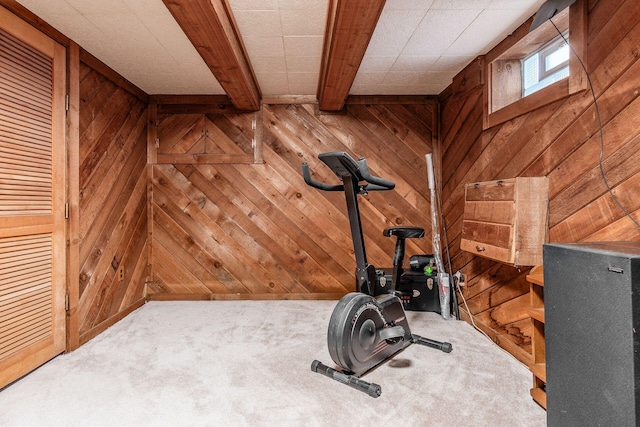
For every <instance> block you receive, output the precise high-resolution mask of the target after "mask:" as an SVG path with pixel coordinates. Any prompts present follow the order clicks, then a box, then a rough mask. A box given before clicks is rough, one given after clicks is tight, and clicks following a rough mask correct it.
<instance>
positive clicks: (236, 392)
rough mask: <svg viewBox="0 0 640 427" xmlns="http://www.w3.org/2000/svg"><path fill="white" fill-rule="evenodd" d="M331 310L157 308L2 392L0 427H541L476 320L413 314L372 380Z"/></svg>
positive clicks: (279, 304) (316, 305) (291, 304)
mask: <svg viewBox="0 0 640 427" xmlns="http://www.w3.org/2000/svg"><path fill="white" fill-rule="evenodd" d="M334 305H335V301H205V302H151V303H148V304H146V305H145V306H144V307H142V308H141V309H139V310H137V311H135V312H134V313H132V314H131V315H129V316H128V317H126V318H125V319H124V320H122V321H121V322H119V323H117V324H116V325H115V326H113V327H111V328H110V329H108V330H107V331H106V332H104V333H103V334H101V335H99V336H98V337H96V338H95V339H93V340H92V341H90V342H89V343H87V344H86V345H84V346H82V347H81V348H79V349H78V350H76V351H74V352H72V353H69V354H64V355H61V356H58V357H57V358H55V359H53V360H52V361H50V362H49V363H47V364H45V365H44V366H42V367H41V368H39V369H37V370H36V371H34V372H33V373H31V374H29V375H28V376H26V377H24V378H22V379H21V380H19V381H17V382H15V383H14V384H12V385H10V386H8V387H6V388H4V389H3V390H2V391H0V426H9V427H13V426H16V427H17V426H38V427H48V426H92V427H94V426H509V427H513V426H544V425H545V420H546V413H545V411H544V410H543V409H542V408H541V407H540V406H538V405H537V404H536V403H534V402H533V400H532V399H531V397H530V396H529V388H530V387H531V383H532V380H531V375H530V373H529V371H528V370H527V368H526V367H525V366H524V365H522V364H521V363H520V362H518V361H517V360H515V359H514V358H513V357H511V356H510V355H509V354H507V353H505V352H504V351H503V350H502V349H500V348H499V347H498V346H496V345H495V344H494V343H493V342H491V341H490V340H489V339H487V338H486V337H484V336H483V335H482V334H480V333H479V332H477V331H476V330H474V329H473V328H472V327H471V326H470V325H468V324H466V323H464V322H460V321H455V320H450V321H444V320H442V319H441V318H440V317H439V316H438V315H436V314H434V313H421V312H408V313H407V314H408V318H409V324H410V326H411V329H412V332H413V333H415V334H419V335H422V336H425V337H428V338H432V339H435V340H439V341H449V342H451V343H452V344H453V352H452V353H450V354H446V353H443V352H440V351H437V350H434V349H431V348H428V347H423V346H418V345H412V346H410V347H409V348H407V349H406V350H405V351H404V352H402V353H400V354H398V355H397V356H396V358H395V359H394V360H393V361H392V362H390V363H387V364H385V365H383V366H381V367H380V368H378V369H376V370H375V371H373V372H371V373H369V374H368V375H366V376H365V377H364V379H366V380H368V381H371V382H375V383H377V384H380V385H381V386H382V396H380V397H379V398H377V399H374V398H372V397H370V396H368V395H366V394H364V393H362V392H359V391H356V390H353V389H351V388H349V387H347V386H345V385H342V384H339V383H337V382H335V381H333V380H331V379H329V378H327V377H324V376H322V375H319V374H316V373H313V372H311V370H310V365H311V362H312V361H313V360H314V359H319V360H321V361H323V362H324V363H325V364H327V365H331V366H334V365H333V363H332V361H331V359H330V357H329V353H328V350H327V346H326V329H327V325H328V321H329V318H330V316H331V312H332V310H333V307H334Z"/></svg>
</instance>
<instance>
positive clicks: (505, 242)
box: [460, 177, 549, 266]
mask: <svg viewBox="0 0 640 427" xmlns="http://www.w3.org/2000/svg"><path fill="white" fill-rule="evenodd" d="M548 204H549V179H548V178H547V177H518V178H511V179H502V180H499V181H487V182H475V183H471V184H466V185H465V202H464V213H463V219H462V239H461V241H460V248H461V249H462V250H464V251H467V252H471V253H473V254H475V255H479V256H482V257H486V258H491V259H493V260H496V261H500V262H504V263H507V264H511V265H516V266H525V265H530V266H533V265H539V264H541V263H542V245H543V244H544V243H545V241H546V238H547V228H548V225H547V208H548Z"/></svg>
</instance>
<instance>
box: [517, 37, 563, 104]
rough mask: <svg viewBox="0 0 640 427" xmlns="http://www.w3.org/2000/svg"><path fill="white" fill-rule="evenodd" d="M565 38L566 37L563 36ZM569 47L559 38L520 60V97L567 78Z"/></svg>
mask: <svg viewBox="0 0 640 427" xmlns="http://www.w3.org/2000/svg"><path fill="white" fill-rule="evenodd" d="M564 36H565V37H567V35H566V34H565V35H564ZM570 53H571V52H570V48H569V45H568V44H567V43H566V42H565V41H564V39H563V38H562V37H560V36H558V37H556V38H555V39H554V40H552V41H551V43H549V44H548V45H546V46H544V47H543V48H541V49H539V50H537V51H535V52H533V53H532V54H530V55H529V56H527V57H526V58H524V59H523V60H522V96H523V97H524V96H528V95H531V94H532V93H534V92H537V91H539V90H540V89H542V88H545V87H547V86H549V85H551V84H553V83H555V82H557V81H559V80H562V79H565V78H567V77H569V55H570Z"/></svg>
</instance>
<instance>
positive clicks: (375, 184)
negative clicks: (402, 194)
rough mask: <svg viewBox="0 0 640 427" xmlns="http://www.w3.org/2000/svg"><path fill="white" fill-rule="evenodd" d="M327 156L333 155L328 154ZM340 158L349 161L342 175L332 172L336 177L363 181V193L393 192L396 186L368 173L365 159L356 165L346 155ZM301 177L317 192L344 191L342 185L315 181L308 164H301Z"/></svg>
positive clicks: (361, 187) (361, 188)
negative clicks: (317, 190)
mask: <svg viewBox="0 0 640 427" xmlns="http://www.w3.org/2000/svg"><path fill="white" fill-rule="evenodd" d="M328 154H334V153H328ZM341 154H343V153H341ZM342 158H343V159H345V158H347V159H348V161H349V163H348V166H349V167H348V168H345V169H344V170H345V171H347V172H346V173H344V174H343V173H338V172H337V171H336V170H334V172H335V173H336V175H338V176H342V178H343V179H344V177H345V176H352V177H355V178H356V179H357V180H358V182H360V181H365V182H366V184H365V185H362V186H360V190H361V191H364V192H367V191H385V190H393V189H394V188H395V186H396V184H395V183H393V182H392V181H389V180H388V179H384V178H380V177H379V176H375V175H372V174H371V172H370V171H369V165H367V160H366V159H365V158H361V159H360V160H358V162H357V163H356V162H355V161H353V159H351V157H348V156H346V154H345V155H344V156H343V157H342ZM330 166H331V165H330ZM332 169H333V168H332ZM302 177H303V178H304V182H306V183H307V185H309V186H311V187H314V188H317V189H319V190H324V191H344V185H343V184H327V183H324V182H320V181H316V180H315V179H313V178H311V172H310V171H309V164H308V163H307V162H304V163H302Z"/></svg>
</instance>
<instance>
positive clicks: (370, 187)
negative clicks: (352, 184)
mask: <svg viewBox="0 0 640 427" xmlns="http://www.w3.org/2000/svg"><path fill="white" fill-rule="evenodd" d="M358 166H359V168H360V174H361V175H362V178H364V180H365V181H367V183H368V184H367V185H365V188H364V189H365V190H367V191H384V190H393V189H394V188H396V184H395V183H394V182H392V181H389V180H388V179H384V178H380V177H379V176H374V175H371V172H369V165H367V160H366V159H365V158H361V159H360V160H358Z"/></svg>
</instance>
